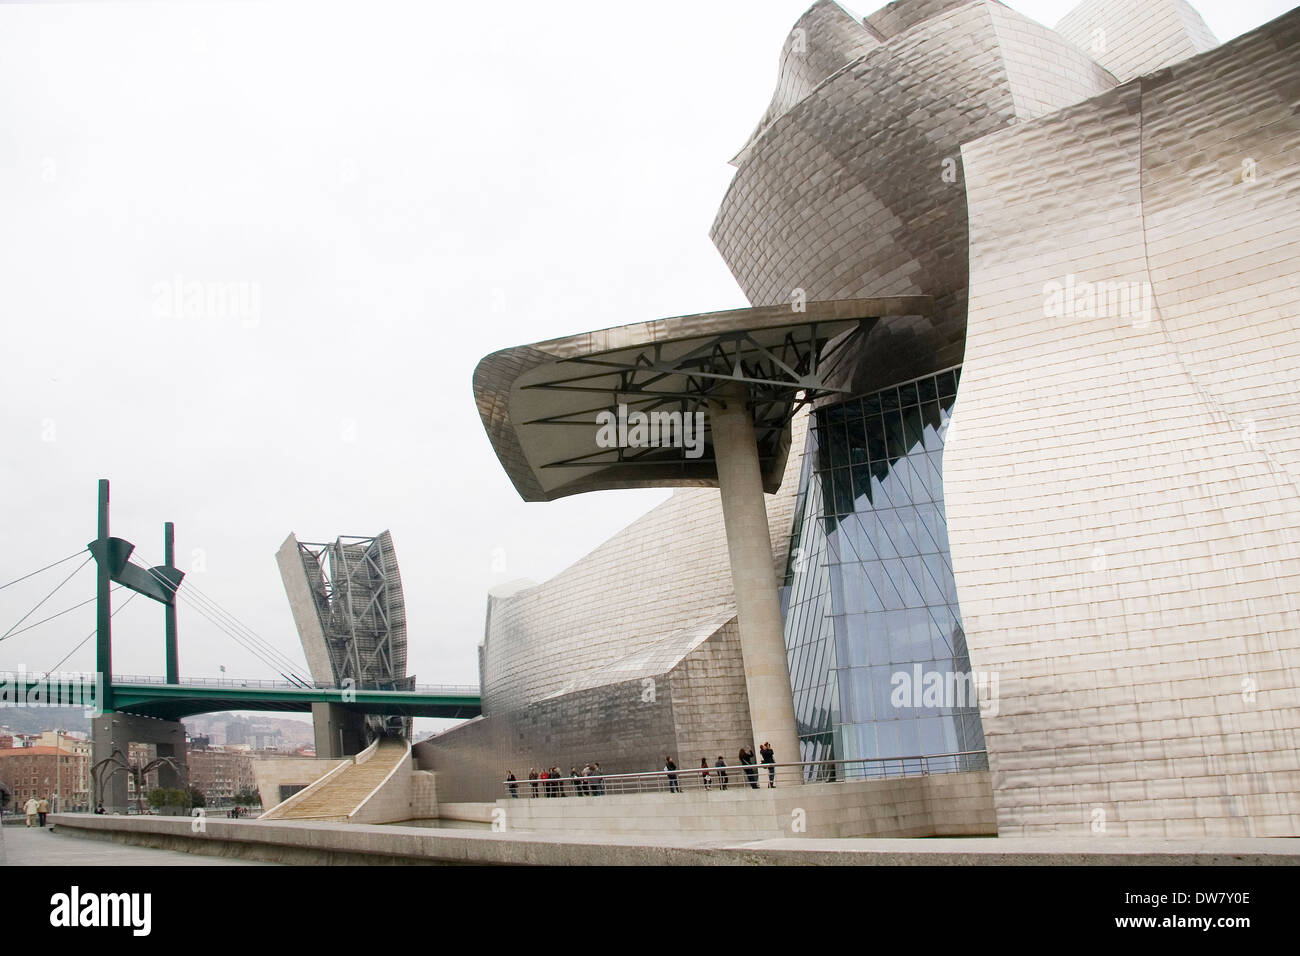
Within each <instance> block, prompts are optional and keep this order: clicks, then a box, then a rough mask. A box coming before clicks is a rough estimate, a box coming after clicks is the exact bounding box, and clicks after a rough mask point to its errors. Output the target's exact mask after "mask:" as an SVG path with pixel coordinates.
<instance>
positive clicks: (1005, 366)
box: [426, 0, 1300, 837]
mask: <svg viewBox="0 0 1300 956" xmlns="http://www.w3.org/2000/svg"><path fill="white" fill-rule="evenodd" d="M1099 31H1100V33H1099ZM1099 37H1100V42H1098V38H1099ZM1297 103H1300V11H1297V12H1293V13H1290V14H1287V15H1285V16H1283V17H1281V18H1279V19H1278V20H1276V21H1274V22H1273V23H1271V24H1268V25H1266V26H1265V27H1262V28H1261V29H1259V30H1257V31H1254V32H1253V33H1251V34H1248V35H1246V36H1244V37H1241V38H1239V39H1237V40H1234V41H1231V42H1229V43H1227V44H1224V45H1222V46H1218V45H1217V44H1216V42H1215V39H1214V37H1213V36H1212V34H1210V31H1209V30H1208V28H1206V27H1205V24H1204V21H1202V20H1201V18H1200V17H1199V15H1198V14H1196V12H1195V11H1194V10H1193V9H1192V8H1191V7H1190V6H1189V5H1188V4H1187V3H1186V2H1185V0H1086V2H1084V3H1082V4H1080V6H1079V7H1077V8H1076V9H1075V10H1074V11H1072V12H1071V13H1070V14H1068V15H1067V16H1066V17H1065V18H1064V19H1063V20H1062V21H1061V25H1060V28H1059V30H1058V31H1052V30H1049V29H1047V28H1045V27H1043V26H1041V25H1039V24H1037V23H1034V22H1033V21H1031V20H1028V19H1027V18H1025V17H1023V16H1020V15H1019V14H1017V13H1015V12H1014V11H1012V10H1010V9H1008V8H1007V7H1005V6H1003V5H1002V4H1000V3H997V2H993V0H900V2H897V3H891V4H889V5H888V6H886V7H885V8H883V9H881V10H879V11H877V12H875V13H873V14H871V15H870V16H868V17H867V18H866V19H865V20H864V21H861V22H859V21H857V20H855V19H853V18H852V17H850V16H848V15H847V14H846V13H845V12H844V11H843V10H842V9H841V8H839V7H838V6H837V5H835V4H834V3H831V2H829V0H819V2H818V3H816V4H814V5H813V6H812V7H811V8H810V9H809V10H808V11H807V12H806V13H805V14H804V15H803V16H802V17H801V18H800V19H799V21H797V23H796V26H795V29H794V30H793V31H792V32H791V35H790V36H789V37H788V38H787V39H786V42H785V44H784V45H783V47H782V51H781V63H780V70H779V74H778V81H777V88H776V91H775V93H774V95H773V97H772V100H771V103H770V105H769V107H768V109H767V111H766V113H765V114H764V115H763V117H762V118H761V119H760V121H759V124H758V127H757V129H756V130H755V131H754V133H753V135H752V136H751V137H750V139H749V140H748V141H747V142H746V143H745V144H744V146H743V148H742V149H741V150H740V152H739V154H738V155H737V156H736V158H735V160H734V163H735V164H736V166H737V172H736V174H735V177H734V179H733V182H732V184H731V186H730V188H729V189H728V191H727V194H726V196H725V197H724V199H723V202H722V205H721V208H720V209H719V211H718V214H717V217H716V219H715V222H714V224H713V228H712V231H711V235H712V238H713V240H714V243H715V245H716V246H717V249H718V251H719V253H720V254H721V255H722V257H723V259H724V260H725V261H726V263H727V265H728V267H729V268H730V269H731V271H732V273H733V275H734V276H735V277H736V280H737V282H738V283H739V285H740V287H741V289H742V290H743V292H744V294H745V296H746V297H747V298H748V299H749V301H750V302H751V303H752V304H753V305H754V306H757V307H769V308H775V307H783V308H784V307H792V306H793V309H792V311H797V308H798V303H799V302H800V301H803V300H806V301H807V302H809V303H813V302H816V303H818V304H819V305H820V306H822V307H825V306H827V305H828V304H835V302H836V300H849V299H853V300H862V299H868V298H880V297H893V296H915V297H927V298H926V301H927V302H928V303H930V306H929V307H928V308H927V309H915V310H913V311H911V312H908V313H906V314H904V313H902V312H901V311H900V312H899V313H898V314H892V315H891V314H885V315H883V316H882V317H881V318H880V319H879V321H877V322H876V323H875V324H874V325H873V326H872V327H871V329H870V331H869V333H868V334H866V335H865V336H864V337H863V340H862V342H861V343H859V344H858V345H856V346H855V350H854V352H853V360H852V361H851V362H849V363H847V364H848V368H847V369H846V370H845V371H844V377H843V378H842V379H841V380H837V381H836V382H835V383H834V384H835V385H837V386H838V387H840V388H841V389H842V390H843V391H842V393H841V397H836V398H819V399H818V401H817V402H816V407H815V408H814V410H813V411H812V412H811V414H810V415H807V416H805V417H804V418H800V419H798V420H796V423H795V428H794V429H793V431H792V434H791V445H790V454H789V456H788V457H787V459H786V461H785V469H784V472H783V474H782V480H781V482H780V490H779V491H778V492H777V493H776V494H775V495H769V496H768V499H767V504H768V518H769V524H770V528H771V533H772V534H771V537H772V547H773V560H774V562H775V563H776V564H777V565H779V566H780V567H782V568H783V569H785V573H784V578H783V580H784V587H783V588H782V601H783V604H782V609H783V614H784V632H785V640H786V649H787V654H788V663H789V667H790V671H791V682H792V687H793V692H794V696H795V700H794V703H795V713H796V719H797V722H798V732H799V736H800V744H801V748H802V756H803V757H804V758H806V759H821V758H826V757H834V758H841V759H843V758H872V757H897V756H911V755H917V754H926V753H944V752H953V751H970V750H980V749H987V751H988V757H987V760H988V765H989V768H990V770H991V779H992V785H993V789H994V803H995V806H996V811H997V818H998V829H999V833H1000V834H1001V835H1004V836H1013V835H1020V834H1042V833H1063V834H1078V835H1081V836H1082V835H1112V836H1126V835H1132V836H1162V837H1165V836H1167V837H1195V836H1229V835H1230V836H1297V835H1300V755H1298V754H1300V749H1298V747H1300V690H1297V680H1296V674H1297V672H1298V671H1300V624H1297V611H1298V610H1300V598H1298V597H1297V595H1298V594H1300V483H1298V481H1297V480H1298V479H1300V415H1298V412H1300V408H1297V405H1298V404H1300V372H1298V370H1300V319H1298V318H1297V316H1300V278H1297V265H1296V263H1297V262H1300V112H1297V106H1296V104H1297ZM840 304H843V303H842V302H841V303H840ZM874 314H879V313H873V315H874ZM665 321H680V320H665ZM617 331H618V330H604V331H602V332H598V333H592V335H594V336H597V337H599V336H602V335H606V334H613V333H616V332H617ZM544 358H545V356H544V355H542V354H541V353H538V354H530V353H529V352H528V347H525V348H523V349H515V350H507V351H506V352H504V353H497V354H496V355H494V356H490V357H489V359H488V360H485V362H486V363H487V365H488V366H489V367H488V368H487V372H489V373H490V375H489V376H488V378H490V379H491V380H493V381H496V380H501V381H504V380H509V381H513V380H514V378H515V377H517V376H518V374H519V373H521V372H522V371H526V370H527V368H531V367H533V366H535V365H537V364H539V363H540V362H541V361H543V359H544ZM493 363H495V364H493ZM958 371H959V372H960V392H959V393H958V392H957V383H958ZM948 376H950V377H948ZM479 403H480V412H481V414H482V416H483V419H484V422H485V427H486V429H487V431H488V434H489V436H491V437H492V438H493V442H494V447H495V448H496V449H497V452H498V456H499V457H500V459H501V461H502V463H503V466H504V467H505V468H506V470H507V472H508V473H509V474H511V475H512V477H513V476H515V475H516V474H517V473H522V472H524V471H526V468H527V466H528V456H527V455H525V454H524V452H523V447H522V446H521V444H520V441H519V438H518V436H517V434H516V431H517V429H516V428H515V423H514V422H513V421H512V419H511V417H510V415H509V408H508V407H507V405H508V396H505V395H504V393H503V392H502V391H492V390H491V389H487V390H484V391H482V392H481V394H479ZM775 471H776V469H774V474H773V475H771V476H765V478H766V477H775ZM796 478H798V479H799V480H798V481H797V482H796ZM516 487H517V488H519V489H520V493H521V495H522V496H523V497H525V498H526V499H527V500H540V499H541V498H542V497H545V494H544V492H545V491H546V489H542V488H539V487H532V486H530V485H529V484H528V482H527V481H523V482H522V483H521V482H520V481H519V480H516ZM611 487H613V485H611ZM768 487H769V491H770V490H771V487H772V486H771V484H770V483H769V486H768ZM577 490H585V489H582V488H578V489H577ZM682 581H689V582H690V585H689V587H687V588H681V587H679V585H680V582H682ZM611 582H614V583H611ZM625 582H626V584H625ZM734 628H735V620H734V596H733V594H732V586H731V580H730V576H729V574H728V570H727V551H726V538H725V534H724V531H723V525H722V518H721V514H720V504H719V500H718V496H717V493H716V492H715V491H713V490H711V489H710V490H694V489H692V490H686V491H681V492H679V493H677V494H675V495H674V496H673V498H672V499H670V500H669V501H668V502H666V503H665V504H663V505H661V506H660V507H659V508H656V509H654V510H653V511H651V512H650V513H649V514H647V515H646V516H644V517H643V518H642V519H640V520H639V521H638V522H636V523H634V524H633V525H631V526H630V527H629V528H628V529H626V530H625V531H623V532H621V533H620V534H619V535H617V536H615V537H614V538H613V539H611V540H610V541H609V542H607V543H606V544H605V545H603V546H602V547H601V548H600V549H598V550H597V551H595V552H593V554H592V555H589V556H588V557H587V558H584V559H583V560H582V561H580V562H578V563H577V564H575V565H574V566H573V567H571V568H569V569H568V570H566V571H565V572H563V573H562V574H560V575H558V576H557V577H556V578H554V579H552V580H551V581H549V582H547V583H545V584H543V585H540V586H537V587H534V588H532V589H529V590H526V591H521V592H519V593H517V594H515V595H513V596H511V597H508V598H500V599H493V600H492V602H491V603H490V613H489V627H488V635H487V639H486V641H485V645H484V648H483V655H482V662H483V663H482V672H483V694H484V706H485V714H487V715H488V716H487V717H485V718H484V719H483V720H482V721H476V722H473V723H471V724H469V725H466V726H465V727H464V728H461V729H458V730H456V731H453V732H451V733H449V734H445V735H442V737H440V738H438V739H437V740H435V741H434V742H432V744H431V746H430V748H429V749H428V750H427V751H426V753H428V754H430V755H437V754H447V753H451V752H452V751H456V753H457V754H460V755H459V756H456V757H455V758H454V760H456V761H462V762H463V761H467V760H471V759H480V758H478V757H474V758H471V757H468V756H465V754H467V753H468V752H469V751H470V750H472V749H473V748H472V747H469V742H470V741H472V740H476V739H480V738H481V739H482V740H485V741H486V740H488V739H489V738H491V740H492V741H494V742H492V743H491V744H490V745H489V744H485V745H484V746H487V747H488V749H490V750H491V753H492V754H493V755H494V756H493V757H492V759H491V761H490V762H488V763H484V764H483V765H482V766H480V767H478V768H477V769H475V770H473V773H474V774H477V775H478V778H477V779H480V780H481V781H487V782H486V783H483V786H484V787H488V786H494V785H495V784H493V783H492V780H493V778H495V779H496V780H499V779H500V776H499V775H500V774H502V773H503V772H504V770H505V769H506V768H507V767H513V768H514V769H515V772H516V774H517V775H519V774H520V769H521V766H515V764H521V765H522V761H521V759H520V758H521V757H523V756H524V755H534V754H536V755H539V756H537V758H536V759H537V760H538V761H539V763H540V764H549V763H553V762H556V760H555V759H548V758H547V757H546V756H544V754H545V753H546V752H547V748H548V747H549V748H551V749H552V750H558V751H560V752H563V753H573V754H575V757H579V756H580V757H581V758H582V759H583V760H584V761H585V760H586V759H593V758H594V759H598V760H601V761H602V763H603V764H605V765H606V769H624V768H626V769H645V768H647V767H652V766H655V765H656V762H657V761H658V760H660V759H661V758H662V754H659V753H657V751H659V750H662V749H663V748H664V747H665V746H670V744H669V743H668V742H671V747H672V748H673V750H672V752H676V753H677V754H678V757H679V765H681V766H682V767H687V766H698V757H699V756H701V755H706V754H707V752H708V751H709V750H710V749H713V748H714V747H715V746H716V747H717V749H718V750H719V751H720V752H721V753H723V754H724V755H726V756H727V757H728V759H729V760H730V755H731V754H734V752H735V749H736V748H735V747H734V746H732V747H730V748H728V747H724V746H722V745H721V744H720V743H717V741H720V740H721V739H724V738H725V737H726V736H727V735H735V734H743V733H746V732H747V725H745V724H744V721H745V720H746V719H747V710H746V708H747V702H746V701H745V700H744V697H743V689H744V681H743V673H742V674H740V677H739V678H737V677H736V676H735V675H736V674H737V673H740V672H739V671H735V672H733V671H730V670H728V668H729V667H731V666H732V665H738V662H739V645H738V643H736V642H733V636H734V635H733V631H734ZM733 654H734V655H735V657H734V658H731V661H732V664H728V660H729V657H728V655H733ZM701 656H703V657H706V658H708V659H709V661H710V662H711V663H710V665H709V666H708V667H703V666H696V665H697V664H698V660H699V658H700V657H701ZM693 662H695V663H693ZM684 668H694V669H693V670H691V674H692V675H693V676H692V678H691V680H690V681H675V678H674V677H673V675H675V674H678V673H682V672H683V669H684ZM710 668H713V670H710ZM913 668H919V669H920V670H921V671H922V672H938V673H941V674H957V673H960V672H963V671H964V672H966V673H967V674H968V675H970V674H972V672H973V674H974V675H982V676H983V677H984V678H986V679H988V680H991V681H993V682H994V684H993V687H990V688H988V689H989V691H990V693H989V695H988V696H987V697H981V699H980V700H979V701H978V702H976V703H974V704H972V702H971V701H970V700H969V699H967V700H964V701H960V702H958V701H955V700H947V699H945V700H944V701H942V702H941V703H927V702H926V701H925V700H924V699H923V700H922V701H921V704H920V706H919V707H918V706H917V705H916V700H915V696H913V697H912V699H911V700H910V701H903V702H900V701H899V700H897V699H895V696H894V691H895V690H896V689H897V687H898V683H897V681H896V679H895V678H896V676H897V675H898V674H899V673H900V672H904V673H909V672H910V673H915V671H913V670H912V669H913ZM711 674H712V676H710V675H711ZM646 680H651V681H652V684H653V686H655V687H660V686H662V684H663V683H664V682H668V683H669V684H670V692H669V695H668V698H667V699H666V700H665V703H664V707H670V708H671V716H670V715H669V713H668V711H667V710H666V709H658V710H638V709H637V708H638V707H639V706H640V705H639V704H636V702H635V701H634V700H633V699H632V698H631V697H630V696H629V695H631V694H633V692H634V691H635V690H636V688H638V687H644V686H645V684H644V682H645V681H646ZM976 686H977V687H978V688H980V689H981V690H983V689H984V685H982V684H980V683H978V682H977V683H976ZM661 699H663V698H661ZM687 715H689V716H687ZM493 721H495V722H493ZM719 721H721V722H723V723H721V724H719V723H718V722H719ZM727 721H730V723H726V722H727ZM715 724H716V725H717V727H715ZM692 727H695V728H702V732H703V733H704V735H705V736H701V737H696V738H691V737H690V736H689V735H690V733H691V732H692V731H691V728H692ZM718 728H721V729H718ZM715 730H716V731H717V732H716V733H714V735H713V736H712V737H711V738H710V737H708V736H707V735H708V734H709V733H713V732H714V731H715ZM476 735H477V736H476ZM629 736H630V737H631V738H632V739H633V740H640V741H642V742H643V744H644V746H642V747H641V748H640V749H637V750H635V752H632V750H630V749H629V748H633V749H635V747H636V745H635V744H630V743H629V742H628V738H629ZM602 741H607V742H608V743H607V746H608V748H609V749H610V752H614V753H616V757H615V758H612V759H614V760H616V761H617V762H618V764H617V766H611V765H610V764H608V763H606V760H605V759H604V758H602V756H601V754H602V751H601V750H599V749H593V746H594V747H597V748H598V747H600V746H606V744H605V743H602ZM564 748H570V749H568V750H566V749H564ZM584 748H585V749H584ZM665 752H669V751H665ZM556 756H557V757H558V756H559V754H558V753H557V754H556ZM786 758H787V755H785V754H778V755H777V759H778V760H784V759H786ZM443 759H444V758H443V757H441V756H439V757H437V759H436V760H434V761H433V766H434V767H435V769H443V767H442V766H440V765H439V763H438V761H439V760H443ZM624 761H626V762H624ZM559 762H560V763H561V765H562V766H565V763H566V761H565V760H564V758H560V759H559ZM522 769H523V770H524V771H526V769H527V768H526V766H523V767H522ZM565 769H567V766H565ZM467 772H468V771H467ZM463 799H480V798H478V797H475V798H469V797H465V798H463Z"/></svg>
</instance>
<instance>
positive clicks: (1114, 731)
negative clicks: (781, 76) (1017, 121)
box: [944, 11, 1300, 837]
mask: <svg viewBox="0 0 1300 956" xmlns="http://www.w3.org/2000/svg"><path fill="white" fill-rule="evenodd" d="M1297 102H1300V11H1293V12H1292V13H1289V14H1286V15H1285V16H1283V17H1281V18H1279V19H1277V20H1275V21H1274V22H1272V23H1271V24H1268V25H1266V26H1265V27H1262V28H1260V29H1259V30H1256V31H1254V32H1253V33H1250V34H1247V35H1245V36H1243V37H1241V38H1239V39H1237V40H1234V41H1232V42H1230V43H1227V44H1225V45H1223V46H1221V47H1219V48H1217V49H1215V50H1213V51H1211V52H1209V53H1205V54H1203V55H1201V56H1198V57H1196V58H1195V59H1192V60H1189V61H1187V62H1184V63H1180V64H1176V65H1174V66H1172V67H1170V68H1167V69H1165V70H1162V71H1161V72H1159V73H1158V74H1155V75H1153V76H1150V77H1144V78H1142V79H1139V80H1135V81H1132V82H1130V83H1126V84H1124V85H1123V86H1121V87H1119V88H1118V89H1115V90H1113V91H1111V92H1108V93H1106V94H1105V95H1103V96H1100V97H1097V98H1095V99H1093V100H1090V101H1088V102H1086V103H1081V104H1079V105H1078V106H1076V107H1074V108H1071V109H1067V110H1064V111H1062V112H1060V113H1057V114H1055V115H1052V116H1050V117H1045V118H1043V119H1040V120H1038V121H1037V122H1033V123H1029V124H1025V125H1023V126H1020V127H1018V128H1016V129H1013V130H1007V131H1004V132H1002V133H999V134H996V135H993V136H990V137H987V138H984V139H981V140H979V141H977V142H974V143H971V144H968V145H967V146H966V147H965V148H964V150H963V157H964V161H965V167H966V177H967V193H968V196H969V202H970V223H971V232H970V241H971V250H970V257H971V274H972V276H973V279H974V281H973V282H972V289H971V308H970V322H969V328H968V333H967V348H966V362H965V365H964V368H963V377H962V384H961V394H960V396H959V399H958V402H957V408H956V412H955V418H954V421H955V428H956V434H955V436H954V435H951V434H950V436H949V443H948V447H947V449H946V451H945V456H946V461H945V464H946V473H945V476H944V480H945V487H946V492H947V500H948V514H949V519H950V522H949V532H950V537H951V542H952V556H953V567H954V570H955V571H956V578H957V583H958V592H959V596H960V599H961V608H962V612H963V617H964V620H965V623H966V631H967V639H968V642H969V645H970V651H971V655H972V657H973V658H974V659H975V662H976V665H977V666H979V667H985V668H991V669H993V670H996V671H998V672H1000V673H1001V702H1000V708H999V711H998V713H997V715H996V716H992V717H987V718H986V719H985V721H984V730H985V734H986V737H987V740H988V749H989V760H990V765H991V769H992V771H993V776H994V786H995V801H996V805H997V813H998V825H999V832H1001V833H1003V834H1021V833H1024V834H1035V833H1049V832H1064V833H1080V834H1086V833H1092V832H1104V833H1107V834H1118V835H1140V836H1197V835H1209V836H1228V835H1231V836H1260V837H1263V836H1295V835H1297V834H1300V752H1298V750H1297V745H1298V744H1300V691H1298V690H1297V680H1296V675H1297V673H1300V623H1297V622H1298V620H1300V619H1298V618H1297V610H1300V606H1298V605H1300V597H1298V596H1297V595H1300V490H1298V488H1297V478H1300V415H1298V414H1297V413H1298V412H1300V409H1298V408H1297V403H1298V402H1300V395H1298V387H1297V375H1298V372H1297V370H1300V320H1298V319H1297V316H1300V278H1298V277H1297V271H1296V264H1297V262H1300V114H1298V113H1297V108H1296V104H1297ZM1066 290H1069V292H1068V294H1067V292H1066Z"/></svg>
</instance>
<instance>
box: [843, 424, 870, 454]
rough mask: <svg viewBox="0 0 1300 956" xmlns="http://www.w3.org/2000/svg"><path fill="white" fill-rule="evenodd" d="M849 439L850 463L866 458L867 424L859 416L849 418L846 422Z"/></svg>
mask: <svg viewBox="0 0 1300 956" xmlns="http://www.w3.org/2000/svg"><path fill="white" fill-rule="evenodd" d="M847 429H848V440H849V461H850V462H852V463H858V462H865V461H866V460H867V425H866V423H865V422H864V421H863V420H862V419H861V418H850V419H849V420H848V423H847Z"/></svg>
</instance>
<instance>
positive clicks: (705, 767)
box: [700, 757, 709, 790]
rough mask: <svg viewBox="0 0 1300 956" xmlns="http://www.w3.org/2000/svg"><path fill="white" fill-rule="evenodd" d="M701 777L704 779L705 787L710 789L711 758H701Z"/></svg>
mask: <svg viewBox="0 0 1300 956" xmlns="http://www.w3.org/2000/svg"><path fill="white" fill-rule="evenodd" d="M700 779H701V780H703V781H704V789H705V790H708V789H709V758H708V757H701V758H700Z"/></svg>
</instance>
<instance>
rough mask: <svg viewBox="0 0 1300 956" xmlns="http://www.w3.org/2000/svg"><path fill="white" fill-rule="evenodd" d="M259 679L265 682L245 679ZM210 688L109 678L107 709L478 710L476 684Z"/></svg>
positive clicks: (159, 712)
mask: <svg viewBox="0 0 1300 956" xmlns="http://www.w3.org/2000/svg"><path fill="white" fill-rule="evenodd" d="M249 683H262V684H267V683H269V682H249ZM214 685H215V686H212V685H195V684H184V683H181V684H161V683H159V684H155V683H119V682H117V681H114V682H113V709H114V710H117V711H123V712H125V713H129V714H139V715H140V716H142V717H156V718H159V719H161V720H181V719H183V718H185V717H190V716H193V715H194V714H207V713H214V712H218V711H223V710H266V711H298V712H302V711H310V710H311V705H312V704H319V703H329V704H337V705H339V706H340V707H342V708H343V709H344V710H351V711H355V712H356V713H361V714H389V715H393V716H399V717H450V718H458V719H468V718H470V717H477V716H478V715H479V714H480V713H481V712H482V707H481V704H480V701H479V694H478V688H476V687H474V688H461V689H457V688H452V687H448V688H440V689H436V690H434V689H430V690H427V691H422V690H414V691H397V690H364V689H361V688H355V689H352V688H348V689H344V688H338V687H294V686H292V685H290V684H284V685H281V686H274V685H273V686H269V687H268V686H260V687H246V686H238V685H236V682H234V681H223V682H220V683H219V684H217V683H216V682H214Z"/></svg>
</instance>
